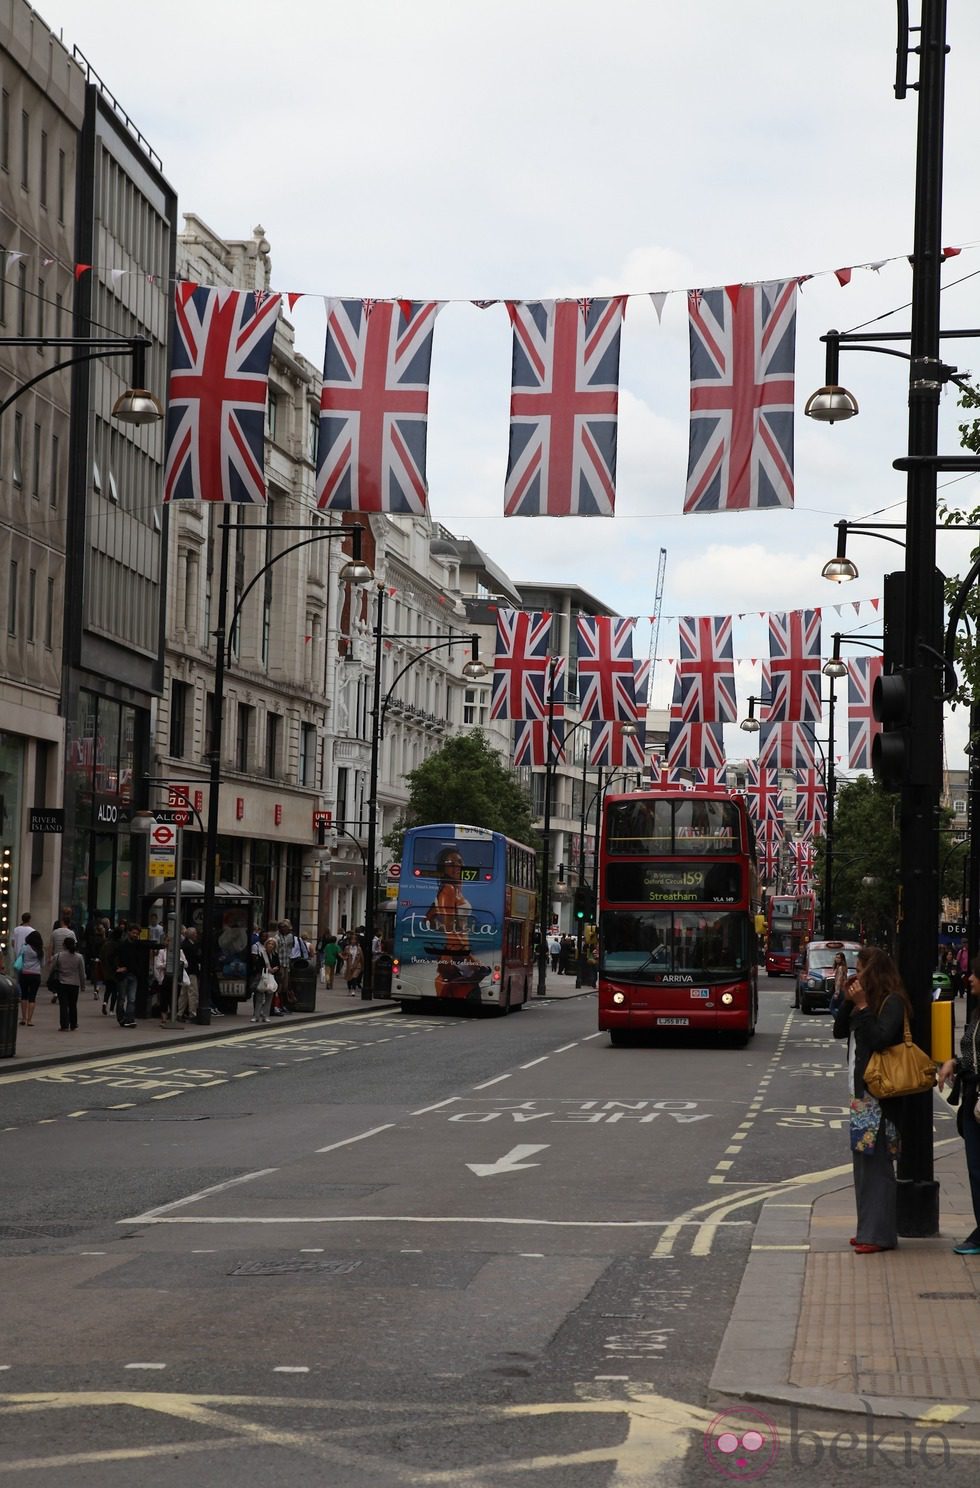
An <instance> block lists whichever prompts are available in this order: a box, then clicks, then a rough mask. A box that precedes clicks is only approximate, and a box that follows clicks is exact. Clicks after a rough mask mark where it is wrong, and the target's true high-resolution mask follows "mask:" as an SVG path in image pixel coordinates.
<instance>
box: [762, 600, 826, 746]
mask: <svg viewBox="0 0 980 1488" xmlns="http://www.w3.org/2000/svg"><path fill="white" fill-rule="evenodd" d="M820 668H821V660H820V611H819V610H790V611H789V612H788V613H784V612H782V611H773V612H771V613H770V615H769V677H770V695H771V697H772V702H771V704H770V707H769V712H768V715H767V716H768V718H769V721H770V723H816V722H817V721H818V720H819V718H820V677H821V671H820Z"/></svg>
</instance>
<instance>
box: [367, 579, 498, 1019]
mask: <svg viewBox="0 0 980 1488" xmlns="http://www.w3.org/2000/svg"><path fill="white" fill-rule="evenodd" d="M384 615H385V585H384V584H383V583H382V582H379V583H378V584H377V587H376V589H375V601H374V690H373V694H372V703H371V763H370V767H369V768H370V775H369V778H368V836H367V861H366V873H365V876H366V878H367V898H366V903H365V909H364V942H365V944H364V977H363V979H362V982H361V1000H362V1001H363V1002H370V1000H371V998H372V997H373V996H374V957H373V955H372V952H371V947H372V944H373V941H374V926H375V907H376V905H375V901H376V896H377V878H378V863H377V854H378V775H379V765H380V756H381V741H382V739H383V738H384V726H385V716H386V714H387V712H388V703H389V701H390V699H391V695H392V693H393V692H394V690H395V688H396V687H397V686H398V683H399V682H400V681H401V679H402V677H404V675H405V673H406V672H407V671H410V670H411V668H412V667H414V666H417V665H418V663H419V662H420V661H424V659H425V658H426V657H427V656H431V655H432V652H433V651H443V650H446V649H447V648H451V647H453V646H459V645H461V644H464V643H465V642H467V641H468V642H469V646H470V659H469V661H467V662H465V663H464V665H463V676H464V678H465V679H466V680H467V681H468V682H481V681H482V680H483V679H484V678H485V677H486V676H487V675H488V673H487V668H486V667H485V666H484V664H483V662H482V661H481V660H480V637H479V636H478V635H477V634H476V632H473V633H472V634H471V635H466V634H464V633H462V632H460V633H458V634H455V635H451V636H450V637H449V639H448V640H443V641H435V642H433V644H432V645H430V646H426V648H425V650H424V651H420V652H419V654H418V656H413V657H411V658H410V659H409V660H408V661H406V663H405V665H404V666H403V667H402V668H401V669H400V670H399V671H398V672H396V674H395V677H394V679H393V681H392V683H391V685H390V687H389V688H388V690H387V691H386V692H385V694H384V697H383V698H382V696H381V661H382V656H383V653H384V643H385V641H414V642H415V643H416V644H418V642H419V641H420V640H425V639H427V638H426V637H425V636H417V635H413V634H412V633H411V632H405V631H386V630H385V628H384Z"/></svg>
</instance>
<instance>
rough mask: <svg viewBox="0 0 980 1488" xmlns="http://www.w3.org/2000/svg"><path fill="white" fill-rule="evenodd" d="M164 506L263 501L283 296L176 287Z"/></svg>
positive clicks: (190, 285)
mask: <svg viewBox="0 0 980 1488" xmlns="http://www.w3.org/2000/svg"><path fill="white" fill-rule="evenodd" d="M174 306H175V317H174V322H175V334H174V344H173V355H172V359H171V364H170V387H169V393H168V398H169V401H168V405H167V458H166V467H165V470H164V476H163V499H164V501H235V502H262V501H264V500H265V466H264V455H265V399H266V390H267V387H268V382H269V359H270V357H271V356H272V340H273V337H274V336H275V332H276V318H277V316H278V314H279V296H278V295H277V294H268V293H264V292H260V291H250V292H246V291H244V290H238V289H209V288H202V287H201V286H199V285H195V284H178V285H177V290H176V294H175V296H174Z"/></svg>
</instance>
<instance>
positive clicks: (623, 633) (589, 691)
mask: <svg viewBox="0 0 980 1488" xmlns="http://www.w3.org/2000/svg"><path fill="white" fill-rule="evenodd" d="M634 623H635V622H634V621H633V620H621V619H617V618H616V616H614V615H579V617H578V681H579V686H578V690H579V709H580V711H581V714H582V717H583V719H589V720H590V721H592V720H596V719H602V720H603V721H609V720H614V719H618V720H619V721H621V722H624V723H626V722H628V723H633V722H634V721H635V719H636V688H635V683H634V669H633V626H634Z"/></svg>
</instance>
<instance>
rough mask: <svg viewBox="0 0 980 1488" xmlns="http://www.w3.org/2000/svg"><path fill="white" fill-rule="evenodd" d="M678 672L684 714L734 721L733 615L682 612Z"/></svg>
mask: <svg viewBox="0 0 980 1488" xmlns="http://www.w3.org/2000/svg"><path fill="white" fill-rule="evenodd" d="M677 631H678V641H679V646H680V655H679V657H678V662H677V675H678V676H679V677H680V679H681V681H682V683H683V684H684V689H685V690H684V716H685V717H686V718H687V717H690V718H694V719H697V721H698V722H699V723H735V722H736V721H737V719H738V707H737V704H736V702H735V662H734V660H733V658H732V620H731V616H730V615H722V616H711V615H682V616H681V617H680V619H679V620H678V622H677Z"/></svg>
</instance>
